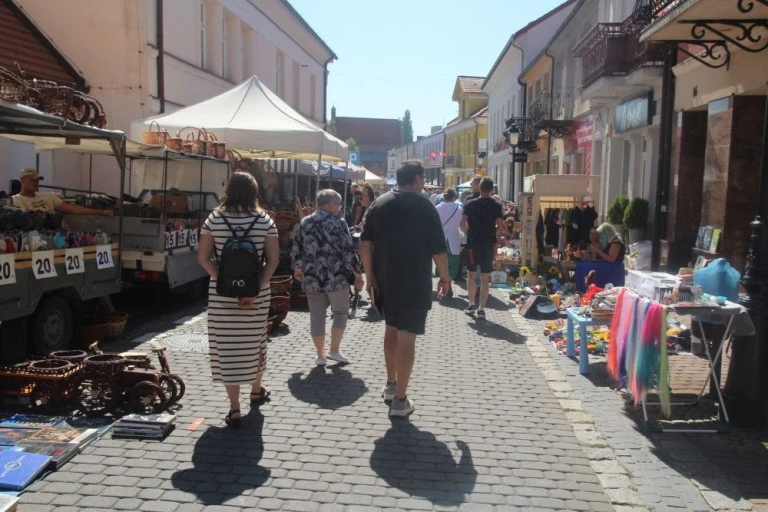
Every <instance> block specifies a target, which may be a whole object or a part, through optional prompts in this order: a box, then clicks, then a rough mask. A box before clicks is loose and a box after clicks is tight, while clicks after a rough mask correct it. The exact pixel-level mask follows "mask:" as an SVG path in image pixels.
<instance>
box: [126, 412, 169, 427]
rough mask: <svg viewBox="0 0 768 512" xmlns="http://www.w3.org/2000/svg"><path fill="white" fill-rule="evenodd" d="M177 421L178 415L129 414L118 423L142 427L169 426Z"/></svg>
mask: <svg viewBox="0 0 768 512" xmlns="http://www.w3.org/2000/svg"><path fill="white" fill-rule="evenodd" d="M174 421H176V415H175V414H171V413H169V412H161V413H159V414H128V415H126V416H123V417H122V418H120V419H119V420H117V422H116V425H115V426H116V427H117V426H118V425H125V424H141V425H169V424H171V423H173V422H174Z"/></svg>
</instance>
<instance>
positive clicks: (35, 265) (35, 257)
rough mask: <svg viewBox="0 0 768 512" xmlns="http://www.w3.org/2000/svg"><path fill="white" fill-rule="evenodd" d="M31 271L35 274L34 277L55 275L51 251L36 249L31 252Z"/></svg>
mask: <svg viewBox="0 0 768 512" xmlns="http://www.w3.org/2000/svg"><path fill="white" fill-rule="evenodd" d="M32 273H33V274H34V275H35V279H47V278H49V277H56V265H54V264H53V251H36V252H33V253H32Z"/></svg>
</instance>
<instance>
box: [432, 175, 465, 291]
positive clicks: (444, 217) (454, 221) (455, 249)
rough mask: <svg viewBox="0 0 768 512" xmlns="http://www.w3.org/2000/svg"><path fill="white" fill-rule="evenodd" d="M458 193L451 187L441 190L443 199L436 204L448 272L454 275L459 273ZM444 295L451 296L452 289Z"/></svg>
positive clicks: (459, 222) (459, 218) (459, 217)
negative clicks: (445, 245) (446, 252)
mask: <svg viewBox="0 0 768 512" xmlns="http://www.w3.org/2000/svg"><path fill="white" fill-rule="evenodd" d="M457 197H458V195H457V194H456V191H455V190H453V189H452V188H447V189H445V191H444V192H443V201H442V202H441V203H440V204H439V205H437V206H436V208H437V213H438V215H440V223H441V224H442V225H443V234H444V235H445V241H446V243H447V245H448V274H449V275H450V276H451V277H455V276H456V275H458V273H459V254H460V253H461V230H460V229H459V226H460V225H461V214H462V211H463V210H462V208H461V206H459V204H458V203H457V202H456V199H457ZM446 297H453V291H449V292H448V293H447V294H446Z"/></svg>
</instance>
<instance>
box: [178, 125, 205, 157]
mask: <svg viewBox="0 0 768 512" xmlns="http://www.w3.org/2000/svg"><path fill="white" fill-rule="evenodd" d="M184 130H190V131H189V132H188V133H187V136H186V137H183V133H184ZM195 131H197V135H195ZM179 134H180V135H182V138H184V143H183V144H182V146H181V150H182V151H183V152H184V153H189V154H192V155H204V154H205V142H204V141H203V139H202V136H203V134H202V132H201V131H200V130H198V129H197V128H195V127H193V126H187V127H186V128H182V129H181V130H179Z"/></svg>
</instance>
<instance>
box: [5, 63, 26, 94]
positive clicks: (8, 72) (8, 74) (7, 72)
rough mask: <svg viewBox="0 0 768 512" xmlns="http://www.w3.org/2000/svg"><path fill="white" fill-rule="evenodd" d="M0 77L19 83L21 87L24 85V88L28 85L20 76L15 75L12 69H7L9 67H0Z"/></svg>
mask: <svg viewBox="0 0 768 512" xmlns="http://www.w3.org/2000/svg"><path fill="white" fill-rule="evenodd" d="M0 77H4V78H6V79H8V80H11V81H13V82H16V83H18V84H19V85H21V86H22V87H24V88H25V89H26V88H27V87H28V86H27V83H26V82H25V81H24V80H22V79H21V78H19V77H18V76H16V74H15V73H14V72H13V71H11V70H9V69H6V68H3V67H0Z"/></svg>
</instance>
